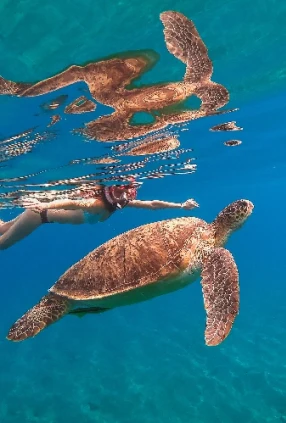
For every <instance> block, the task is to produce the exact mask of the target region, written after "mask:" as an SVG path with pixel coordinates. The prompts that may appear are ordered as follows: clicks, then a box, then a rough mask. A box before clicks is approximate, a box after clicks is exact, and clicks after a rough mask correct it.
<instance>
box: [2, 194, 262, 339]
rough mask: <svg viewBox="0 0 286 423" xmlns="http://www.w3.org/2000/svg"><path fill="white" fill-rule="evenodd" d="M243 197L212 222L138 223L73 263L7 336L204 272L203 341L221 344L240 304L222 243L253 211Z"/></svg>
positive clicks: (163, 289) (25, 334)
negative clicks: (205, 317)
mask: <svg viewBox="0 0 286 423" xmlns="http://www.w3.org/2000/svg"><path fill="white" fill-rule="evenodd" d="M253 207H254V206H253V204H252V203H251V202H250V201H248V200H238V201H235V202H233V203H231V204H230V205H228V206H227V207H226V208H225V209H224V210H223V211H221V212H220V213H219V214H218V216H217V217H216V219H215V220H214V221H213V222H212V223H210V224H209V223H207V222H205V221H204V220H201V219H198V218H195V217H181V218H175V219H168V220H162V221H158V222H154V223H150V224H146V225H143V226H139V227H137V228H135V229H132V230H130V231H128V232H125V233H122V234H121V235H118V236H116V237H115V238H113V239H111V240H109V241H107V242H105V243H104V244H102V245H101V246H99V247H98V248H96V249H95V250H93V251H92V252H91V253H89V254H88V255H87V256H85V257H84V258H83V259H82V260H80V261H79V262H77V263H76V264H74V265H73V266H71V267H70V268H69V269H68V270H67V271H66V272H65V273H64V274H63V275H62V276H61V277H60V278H59V280H58V281H57V282H56V284H55V285H54V286H52V287H51V288H50V290H49V293H48V294H47V295H45V296H44V297H43V298H42V299H41V300H40V302H39V303H38V304H36V305H35V306H34V307H33V308H31V309H30V310H29V311H28V312H27V313H26V314H24V315H23V316H22V317H21V318H20V319H19V320H17V322H16V323H14V325H13V326H12V327H11V329H10V331H9V333H8V336H7V338H8V339H9V340H11V341H22V340H24V339H26V338H30V337H33V336H35V335H37V334H38V333H39V332H40V331H41V330H42V329H44V328H45V327H46V326H48V325H50V324H51V323H54V322H56V321H57V320H59V319H60V318H61V317H63V316H64V315H65V314H80V315H82V314H84V313H100V312H103V311H107V310H110V309H113V308H115V307H118V306H124V305H128V304H133V303H137V302H141V301H145V300H148V299H150V298H153V297H156V296H158V295H161V294H166V293H169V292H171V291H175V290H177V289H180V288H183V287H185V286H186V285H188V284H189V283H191V282H193V281H194V280H195V279H196V278H197V277H198V276H199V273H200V272H201V277H202V280H201V283H202V289H203V297H204V306H205V309H206V313H207V322H206V330H205V341H206V344H207V345H218V344H219V343H221V342H222V341H223V340H224V339H225V338H226V337H227V335H228V333H229V332H230V329H231V327H232V324H233V322H234V319H235V317H236V315H237V314H238V309H239V283H238V270H237V267H236V264H235V261H234V259H233V256H232V255H231V253H230V252H229V251H228V250H226V249H224V248H223V247H222V246H223V245H224V244H225V242H226V241H227V238H228V236H229V235H230V234H231V233H232V232H233V231H234V230H236V229H238V228H240V227H241V226H242V224H243V223H244V221H245V220H246V219H247V218H248V216H249V215H250V214H251V213H252V210H253Z"/></svg>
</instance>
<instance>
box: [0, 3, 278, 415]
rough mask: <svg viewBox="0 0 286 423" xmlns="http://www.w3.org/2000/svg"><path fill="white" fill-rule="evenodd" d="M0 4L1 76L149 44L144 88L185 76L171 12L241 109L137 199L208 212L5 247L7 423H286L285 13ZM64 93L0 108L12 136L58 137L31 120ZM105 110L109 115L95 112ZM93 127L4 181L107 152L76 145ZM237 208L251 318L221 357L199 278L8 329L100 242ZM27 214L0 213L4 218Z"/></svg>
mask: <svg viewBox="0 0 286 423" xmlns="http://www.w3.org/2000/svg"><path fill="white" fill-rule="evenodd" d="M1 8H2V19H1V20H2V24H3V25H2V29H1V33H2V37H1V43H0V49H1V57H2V60H1V69H0V74H1V75H3V76H5V77H6V78H8V79H13V80H22V81H31V80H32V81H33V80H39V79H42V78H45V77H48V76H50V75H53V74H54V73H56V72H59V71H60V70H62V69H63V68H65V67H67V66H69V65H70V64H72V63H83V62H85V61H87V60H90V59H91V58H92V59H97V58H100V57H103V56H106V55H108V54H112V53H115V52H117V51H122V50H131V49H140V48H153V49H154V50H156V51H158V52H159V53H160V56H161V57H160V61H159V63H158V64H157V65H156V67H154V69H152V71H151V72H150V74H146V75H144V77H143V79H144V80H145V81H147V82H155V81H157V80H172V79H178V78H179V77H181V76H182V74H183V68H182V66H181V64H180V63H178V62H177V61H175V60H173V58H172V57H171V56H170V55H169V53H168V52H167V51H166V49H165V47H164V42H163V37H162V27H161V24H160V22H159V19H158V16H159V13H160V12H161V11H164V10H169V9H172V10H178V11H181V12H183V13H185V14H186V15H187V16H188V17H189V18H191V19H193V20H194V22H195V23H196V24H197V26H198V28H199V30H200V33H201V35H202V37H203V39H204V40H205V42H206V44H207V46H208V48H209V53H210V56H211V57H212V59H213V62H214V69H215V73H214V75H215V77H214V80H216V81H218V82H220V83H223V84H224V85H225V86H227V88H228V89H229V90H230V93H231V101H230V105H231V107H239V110H238V111H237V112H234V113H232V114H230V115H222V116H217V117H211V118H205V119H200V120H197V121H193V122H190V124H188V131H184V132H181V133H180V141H181V145H182V146H183V147H185V148H187V147H191V148H193V149H194V151H193V156H194V157H195V158H196V160H195V163H196V164H197V167H198V168H197V171H196V172H195V173H194V174H189V175H176V176H169V177H166V178H163V179H151V180H146V181H145V182H144V184H143V186H142V188H140V191H139V194H140V195H139V197H140V199H154V198H156V199H157V198H158V199H165V200H169V201H184V200H185V199H187V198H189V197H194V198H195V199H196V200H197V201H198V202H199V204H200V208H199V209H197V210H195V211H190V212H186V211H176V210H169V211H166V210H162V211H146V210H138V211H136V212H134V210H128V209H125V210H123V211H122V212H118V213H116V214H115V215H114V216H112V217H111V218H110V219H109V220H108V221H106V222H104V223H103V224H98V225H93V226H89V225H84V226H79V227H77V226H65V225H43V226H42V227H41V228H39V229H38V230H37V231H36V232H35V233H33V234H32V235H31V236H30V237H28V238H27V239H25V240H23V241H22V242H20V243H19V244H17V245H15V246H13V247H12V248H11V249H8V250H6V251H1V255H0V260H1V261H0V263H1V287H2V289H1V294H2V295H1V297H0V309H1V311H0V313H1V326H0V346H1V348H0V350H1V353H0V354H1V355H0V356H1V360H0V375H1V376H0V377H1V379H0V380H1V383H0V398H1V401H0V422H3V423H18V422H21V423H23V422H24V423H26V422H27V423H28V422H33V423H34V422H41V423H42V422H45V423H58V422H69V423H75V422H77V423H78V422H81V423H91V422H100V423H111V422H112V423H115V422H116V423H117V422H118V423H121V422H123V423H129V422H132V423H134V422H136V423H147V422H154V421H156V422H158V423H161V422H162V423H167V422H172V423H185V422H190V421H191V422H196V423H216V422H223V423H236V422H242V421H243V422H247V423H256V422H259V423H264V422H271V423H272V422H273V423H275V422H278V423H280V422H284V421H286V401H285V397H286V367H285V360H284V357H285V354H286V330H285V327H286V318H285V313H286V306H285V298H286V288H285V284H284V279H285V277H284V275H285V271H286V264H285V259H284V251H285V249H284V239H285V228H284V214H285V213H284V207H285V198H284V192H285V175H286V173H285V170H286V162H285V153H286V148H285V127H284V118H285V112H286V106H285V75H286V74H285V69H286V68H285V55H283V52H284V47H283V46H284V45H285V38H286V37H285V28H284V27H283V25H284V24H283V22H284V20H285V13H286V10H285V4H284V3H283V2H278V1H270V0H268V1H253V3H252V4H251V5H249V2H246V1H243V0H241V1H231V2H228V3H225V2H223V1H218V0H217V1H211V0H209V1H207V0H205V1H200V2H198V1H195V2H192V4H190V2H185V1H177V2H170V1H167V0H163V1H160V2H159V1H154V0H152V2H145V3H143V4H137V2H135V1H133V2H128V3H127V2H123V1H122V2H119V1H117V2H115V3H114V5H112V6H109V5H107V3H106V2H103V1H98V2H97V3H96V4H94V3H93V2H89V1H86V3H85V4H83V3H82V2H79V1H78V2H74V3H73V7H70V4H69V2H66V1H62V2H61V5H58V4H57V3H56V2H55V1H51V0H50V1H47V2H45V4H44V5H41V6H39V5H38V6H36V2H33V1H23V2H19V3H17V4H16V2H13V1H11V2H8V1H4V2H2V5H1ZM283 19H284V20H283ZM282 24H283V25H282ZM123 28H124V29H125V30H124V31H123V30H122V29H123ZM91 47H92V51H91ZM78 88H81V85H80V84H78V86H75V87H69V88H67V89H64V90H62V91H60V92H58V93H57V95H58V94H61V93H68V94H69V95H70V96H74V97H76V95H78V94H76V93H78V91H77V90H78ZM54 97H55V95H54V93H53V94H50V95H47V96H43V97H37V98H32V99H31V98H30V99H29V98H24V99H20V98H16V99H15V98H11V97H6V96H4V97H0V110H1V127H0V131H1V138H2V137H5V136H10V135H13V134H15V133H17V132H21V131H23V130H25V129H27V128H29V127H31V126H33V125H34V124H35V125H39V126H40V127H41V125H42V126H44V125H46V124H47V122H49V116H50V115H45V114H42V115H40V116H38V117H36V116H34V114H35V113H37V111H38V110H39V105H40V104H42V103H43V102H44V101H47V100H49V99H52V98H54ZM103 109H104V108H103V107H102V108H100V107H99V108H98V110H96V112H94V116H98V115H99V114H102V113H103ZM228 120H236V121H237V124H238V125H239V126H241V127H243V128H244V129H243V131H242V132H238V133H236V132H234V133H223V132H218V133H212V132H209V128H210V127H211V126H213V125H215V124H218V123H223V122H225V121H228ZM81 121H82V117H80V116H72V117H68V118H66V119H65V120H63V121H61V122H60V123H59V126H58V127H56V126H55V128H58V129H57V130H58V131H59V134H58V136H57V138H56V139H55V140H52V141H51V142H47V144H42V145H40V146H39V147H38V148H35V150H33V152H32V153H31V154H27V155H24V156H22V157H21V158H16V159H14V161H11V164H10V162H9V166H8V167H3V168H0V173H1V177H10V176H11V175H15V173H16V174H18V175H25V174H27V173H29V170H30V169H32V171H35V170H37V169H41V168H43V167H48V168H49V167H53V166H57V165H58V164H60V163H62V161H63V160H65V161H66V162H67V161H68V160H70V159H73V158H78V157H86V156H88V155H92V154H94V155H97V154H101V153H102V152H104V151H105V150H104V149H105V147H104V146H102V145H97V143H85V142H84V141H83V140H82V139H81V138H77V137H73V136H71V135H69V134H68V129H70V127H71V125H73V126H74V127H76V126H78V125H80V124H81ZM233 134H234V135H235V136H234V137H233ZM230 138H238V139H240V140H241V141H242V144H241V145H240V146H237V147H234V148H227V147H226V146H225V145H224V144H223V143H224V141H226V140H228V139H230ZM95 144H96V145H95ZM60 175H61V176H62V175H65V173H64V171H61V174H60ZM50 176H52V177H54V178H57V177H59V174H58V173H57V172H56V171H55V172H54V173H52V175H51V174H49V177H50ZM68 176H70V175H68ZM0 191H1V189H0ZM239 198H247V199H250V200H251V201H252V202H253V203H254V205H255V210H254V212H253V215H252V216H251V217H250V218H249V220H248V221H247V223H246V224H245V226H244V227H243V228H242V229H241V230H240V231H238V232H237V233H235V234H234V235H233V236H232V237H231V238H230V240H229V242H228V244H227V248H229V250H230V251H231V252H232V254H233V255H234V257H235V260H236V262H237V265H238V268H239V272H240V287H241V306H240V314H239V316H238V318H237V319H236V321H235V324H234V327H233V329H232V331H231V333H230V335H229V337H228V338H227V339H226V341H225V342H223V343H222V344H221V345H220V346H218V347H214V348H209V347H206V346H205V345H204V336H203V334H204V328H205V312H204V309H203V298H202V293H201V286H200V283H199V281H197V282H196V283H194V284H193V285H191V286H189V287H187V288H185V289H184V290H182V291H178V292H175V293H172V294H169V295H166V296H162V297H158V298H156V299H153V300H152V301H149V302H146V303H141V304H137V305H133V306H129V307H125V308H121V309H115V310H113V311H110V312H108V313H103V314H102V315H97V316H95V315H90V316H85V317H84V318H82V319H79V318H76V317H73V316H68V317H66V318H65V319H63V320H61V321H60V322H58V323H57V324H55V325H54V326H52V327H50V328H48V329H47V330H45V331H44V332H42V333H41V334H40V335H39V336H37V337H36V338H34V339H32V340H27V341H25V342H22V343H18V344H17V343H11V342H8V341H7V340H6V339H5V336H6V334H7V331H8V329H9V327H10V326H11V324H12V323H14V321H15V320H16V319H17V318H18V317H20V316H21V315H22V314H23V313H24V312H25V311H26V310H27V309H28V308H29V307H31V306H33V305H34V304H35V303H36V302H37V301H38V300H39V298H40V297H41V296H42V295H44V294H45V293H46V291H47V289H48V288H49V287H50V286H51V285H52V284H53V283H54V282H55V281H56V280H57V279H58V277H59V276H60V275H61V274H62V273H63V272H64V271H65V270H66V269H67V268H68V267H69V266H70V265H72V264H73V263H75V262H76V261H77V260H79V259H80V258H82V257H83V256H84V255H85V254H87V253H88V252H89V251H91V250H92V249H94V248H95V247H97V246H98V245H100V244H101V243H102V242H104V241H106V240H108V239H110V238H111V237H113V236H115V235H117V234H119V233H121V232H123V231H125V230H128V229H131V228H134V227H136V226H138V225H141V224H144V223H149V222H151V221H155V220H159V219H165V218H170V217H176V216H183V215H186V214H191V215H194V216H198V217H201V218H203V219H206V220H207V221H212V220H213V219H214V217H215V216H216V214H217V213H218V212H219V211H220V210H221V209H222V208H223V207H224V206H226V205H227V204H229V203H230V202H231V201H234V200H236V199H239ZM17 213H19V210H17V211H14V210H13V211H10V210H1V214H0V218H1V219H4V220H6V219H9V218H12V217H13V216H15V215H16V214H17ZM120 277H121V275H120V274H119V275H118V278H120Z"/></svg>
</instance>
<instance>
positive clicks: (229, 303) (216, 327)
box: [201, 248, 239, 346]
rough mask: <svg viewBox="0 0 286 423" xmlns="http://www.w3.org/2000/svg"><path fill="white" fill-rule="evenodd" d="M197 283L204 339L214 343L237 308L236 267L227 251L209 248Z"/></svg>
mask: <svg viewBox="0 0 286 423" xmlns="http://www.w3.org/2000/svg"><path fill="white" fill-rule="evenodd" d="M201 283H202V287H203V296H204V306H205V310H206V313H207V322H206V330H205V341H206V344H207V345H208V346H215V345H218V344H220V343H221V342H222V341H223V340H224V339H225V338H226V337H227V336H228V334H229V332H230V330H231V328H232V325H233V322H234V319H235V317H236V315H237V314H238V309H239V283H238V270H237V266H236V264H235V261H234V259H233V257H232V255H231V253H230V252H229V251H228V250H226V249H224V248H215V249H213V250H211V252H210V253H209V254H208V255H207V257H206V259H205V261H204V263H203V268H202V281H201Z"/></svg>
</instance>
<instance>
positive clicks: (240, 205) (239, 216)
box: [213, 200, 254, 245]
mask: <svg viewBox="0 0 286 423" xmlns="http://www.w3.org/2000/svg"><path fill="white" fill-rule="evenodd" d="M253 208H254V205H253V204H252V202H251V201H249V200H237V201H234V202H233V203H231V204H229V205H228V206H227V207H225V208H224V209H223V210H222V211H221V212H220V213H219V214H218V215H217V217H216V219H215V220H214V222H213V225H214V227H215V238H216V245H223V244H224V243H225V242H226V241H227V238H228V237H229V235H230V234H231V233H232V232H233V231H236V230H237V229H239V228H241V226H242V225H243V224H244V222H245V221H246V219H247V218H248V217H249V216H250V215H251V213H252V210H253Z"/></svg>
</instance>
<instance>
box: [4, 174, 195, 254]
mask: <svg viewBox="0 0 286 423" xmlns="http://www.w3.org/2000/svg"><path fill="white" fill-rule="evenodd" d="M137 186H138V184H136V183H134V182H133V183H130V184H128V185H113V186H99V185H97V186H95V187H93V188H89V189H88V190H87V191H82V190H79V191H78V193H79V194H80V198H79V199H63V200H55V201H51V202H40V201H38V200H35V199H27V200H24V201H23V202H22V205H23V207H25V208H26V210H25V211H24V212H23V213H22V214H20V215H19V216H18V217H16V218H15V219H13V220H10V221H9V222H3V221H2V220H0V250H5V249H7V248H9V247H11V246H12V245H14V244H15V243H16V242H19V241H21V240H22V239H23V238H25V237H26V236H28V235H30V233H32V232H33V231H34V230H35V229H36V228H38V227H39V226H40V225H41V224H42V223H63V224H65V223H70V224H73V225H78V224H82V223H90V224H93V223H97V222H103V221H104V220H106V219H108V218H109V217H110V216H111V214H112V213H114V212H115V211H116V210H118V209H122V208H124V207H134V208H145V209H151V210H158V209H178V208H183V209H186V210H191V209H193V208H195V207H198V206H199V205H198V204H197V203H196V201H195V200H193V199H189V200H187V201H185V202H184V203H171V202H168V201H160V200H152V201H142V200H136V196H137V188H136V187H137Z"/></svg>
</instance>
